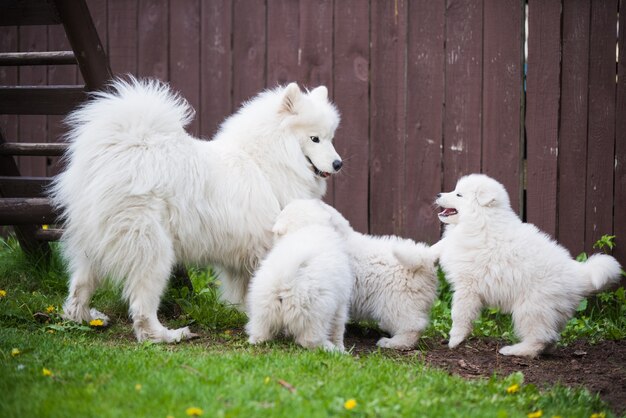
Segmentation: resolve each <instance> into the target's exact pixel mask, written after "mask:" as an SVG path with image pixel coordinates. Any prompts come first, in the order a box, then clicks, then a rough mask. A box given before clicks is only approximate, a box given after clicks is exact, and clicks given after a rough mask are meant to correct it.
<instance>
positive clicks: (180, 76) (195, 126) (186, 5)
mask: <svg viewBox="0 0 626 418" xmlns="http://www.w3.org/2000/svg"><path fill="white" fill-rule="evenodd" d="M169 17H170V25H171V27H172V30H171V31H170V39H169V46H170V51H169V59H170V81H171V84H172V87H173V88H174V89H176V90H177V91H179V92H180V94H181V95H182V96H183V97H184V98H185V99H186V100H187V101H188V102H189V104H190V105H191V107H193V108H194V109H195V110H196V117H195V118H194V120H193V121H192V122H191V124H190V125H189V127H188V128H187V130H188V131H189V132H190V133H191V134H193V135H198V134H199V133H200V129H199V127H200V121H199V120H200V119H201V118H202V115H201V114H200V113H199V110H200V2H199V0H170V16H169Z"/></svg>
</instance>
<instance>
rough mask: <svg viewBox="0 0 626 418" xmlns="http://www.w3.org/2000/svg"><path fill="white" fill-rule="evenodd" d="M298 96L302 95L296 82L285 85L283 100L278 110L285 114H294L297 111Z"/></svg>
mask: <svg viewBox="0 0 626 418" xmlns="http://www.w3.org/2000/svg"><path fill="white" fill-rule="evenodd" d="M300 97H302V92H301V91H300V87H298V85H297V84H296V83H290V84H289V85H288V86H287V87H285V92H284V94H283V101H282V103H281V105H280V110H279V112H280V113H284V114H287V115H295V114H296V113H298V112H297V110H296V107H297V104H298V101H300Z"/></svg>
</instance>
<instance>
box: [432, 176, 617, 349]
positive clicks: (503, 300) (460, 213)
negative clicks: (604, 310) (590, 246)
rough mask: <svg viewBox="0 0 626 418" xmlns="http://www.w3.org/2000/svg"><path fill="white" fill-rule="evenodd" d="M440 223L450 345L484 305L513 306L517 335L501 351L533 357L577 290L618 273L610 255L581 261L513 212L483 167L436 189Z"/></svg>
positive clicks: (568, 313) (575, 300) (566, 315)
mask: <svg viewBox="0 0 626 418" xmlns="http://www.w3.org/2000/svg"><path fill="white" fill-rule="evenodd" d="M436 203H437V204H438V205H439V206H441V207H442V208H443V211H442V212H441V213H440V214H439V218H440V219H441V221H442V222H444V223H445V224H447V225H446V229H445V233H444V236H443V238H442V240H441V241H439V242H438V243H437V244H435V245H434V246H433V250H434V251H435V253H436V254H438V255H439V262H440V264H441V266H442V268H443V270H444V272H445V274H446V279H447V280H448V281H449V282H450V284H451V285H452V288H453V290H454V295H453V299H452V329H451V330H450V340H449V346H450V348H454V347H456V346H458V345H459V344H460V343H461V342H462V341H463V340H464V339H465V338H466V337H467V336H468V335H469V333H470V332H471V330H472V321H474V320H475V319H476V318H477V317H478V316H479V315H480V312H481V309H482V308H483V306H491V307H497V308H499V309H501V310H502V311H503V312H506V313H509V312H510V313H512V314H513V324H514V327H515V332H516V333H517V335H518V336H519V337H520V339H521V341H520V342H519V343H518V344H514V345H511V346H506V347H503V348H502V349H500V353H501V354H503V355H513V356H526V357H534V356H537V355H538V354H539V353H541V352H542V351H543V350H544V348H545V347H546V346H547V345H549V344H551V343H553V342H555V341H557V340H558V338H559V334H560V331H561V330H562V328H563V327H564V326H565V324H566V322H567V321H568V320H569V319H570V318H571V317H572V315H573V314H574V311H575V309H576V307H577V306H578V304H579V303H580V301H581V300H582V298H583V297H585V296H586V295H588V294H590V293H592V292H594V291H597V290H599V289H601V288H603V287H604V286H606V285H607V284H609V283H612V282H616V281H617V280H619V277H620V265H619V263H618V262H617V261H616V260H615V259H614V258H613V257H611V256H608V255H604V254H596V255H593V256H591V257H590V258H589V259H588V260H587V261H586V262H585V263H579V262H577V261H575V260H573V259H572V257H571V256H570V254H569V253H568V251H567V250H566V249H565V248H563V247H562V246H560V245H558V244H557V243H556V242H555V241H553V240H552V239H550V237H548V235H546V234H544V233H542V232H541V231H539V230H538V229H537V228H536V227H535V226H534V225H531V224H527V223H522V221H521V220H520V219H519V218H518V216H517V215H516V214H515V212H513V210H512V209H511V207H510V203H509V196H508V194H507V192H506V190H505V188H504V186H502V185H501V184H500V183H498V182H497V181H496V180H494V179H492V178H490V177H487V176H486V175H482V174H472V175H469V176H466V177H463V178H461V179H460V180H459V181H458V183H457V185H456V188H455V190H454V191H452V192H449V193H441V194H439V195H438V198H437V200H436Z"/></svg>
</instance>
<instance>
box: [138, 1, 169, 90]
mask: <svg viewBox="0 0 626 418" xmlns="http://www.w3.org/2000/svg"><path fill="white" fill-rule="evenodd" d="M168 5H169V4H168V0H139V9H138V17H139V19H138V27H137V30H138V49H137V55H138V65H137V70H138V73H139V75H140V76H142V77H155V78H158V79H160V80H163V81H168V80H169V54H168V51H169V48H168V41H169V19H168V17H169V7H168Z"/></svg>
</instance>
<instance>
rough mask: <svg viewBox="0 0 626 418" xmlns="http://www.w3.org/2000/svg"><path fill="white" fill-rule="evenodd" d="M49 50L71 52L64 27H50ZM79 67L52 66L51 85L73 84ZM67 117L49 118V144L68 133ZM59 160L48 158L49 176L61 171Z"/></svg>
mask: <svg viewBox="0 0 626 418" xmlns="http://www.w3.org/2000/svg"><path fill="white" fill-rule="evenodd" d="M48 49H49V50H52V51H53V50H68V49H69V50H71V47H70V44H69V42H68V40H67V37H66V36H65V31H64V30H63V26H60V25H56V26H48ZM77 68H78V67H77V66H76V65H72V66H59V65H51V66H49V67H48V83H49V84H61V85H63V84H65V85H68V84H72V83H73V82H74V81H75V80H76V77H77V73H78V72H79V71H77ZM64 118H65V116H56V115H51V116H48V142H58V141H59V140H60V139H62V138H63V135H65V132H66V131H67V129H66V126H65V124H64V123H63V119H64ZM58 162H59V159H58V158H55V157H49V158H47V170H46V171H47V174H48V175H49V176H52V175H55V174H56V173H58V171H59V170H60V167H59V164H58Z"/></svg>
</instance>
